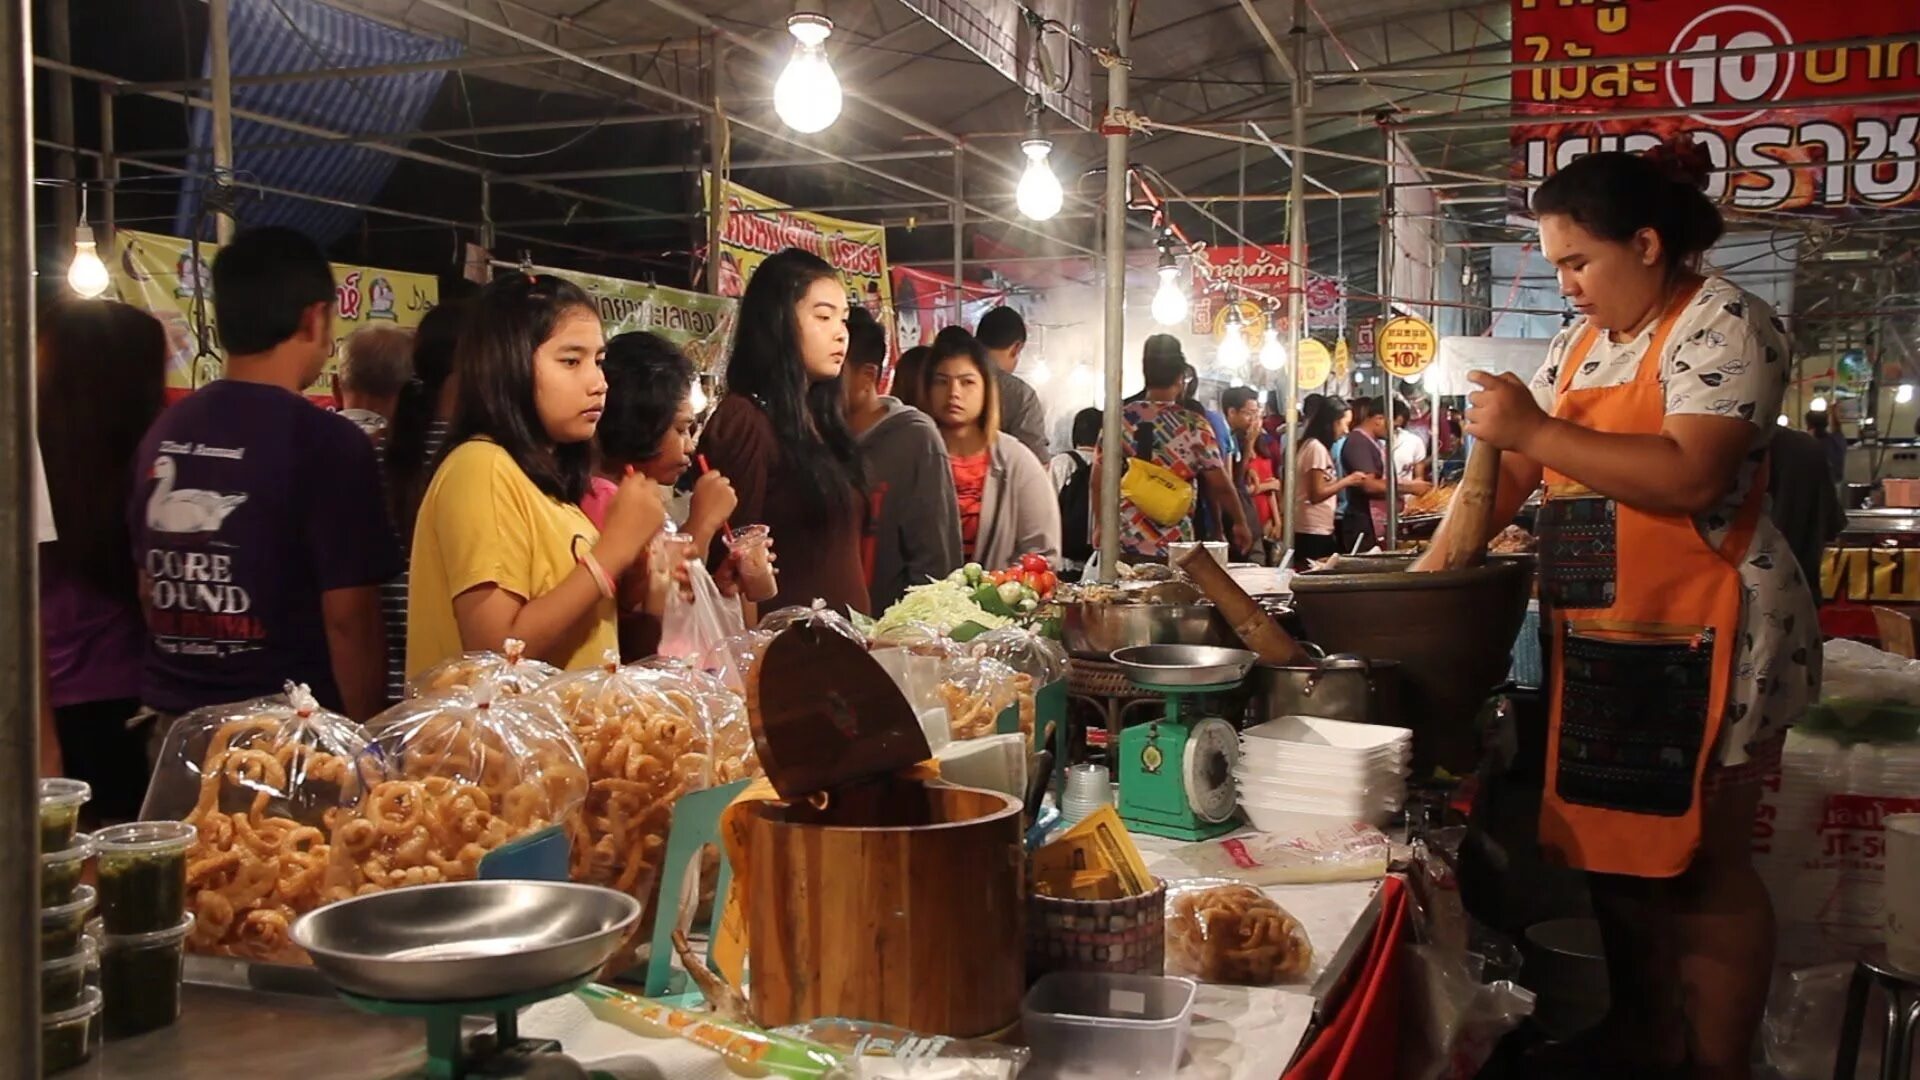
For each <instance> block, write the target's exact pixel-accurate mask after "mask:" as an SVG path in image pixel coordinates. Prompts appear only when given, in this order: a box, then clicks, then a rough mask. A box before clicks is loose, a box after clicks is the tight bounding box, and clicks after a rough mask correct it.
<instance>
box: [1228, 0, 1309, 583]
mask: <svg viewBox="0 0 1920 1080" xmlns="http://www.w3.org/2000/svg"><path fill="white" fill-rule="evenodd" d="M1242 3H1246V0H1242ZM1249 10H1251V9H1250V8H1249ZM1287 39H1288V41H1289V42H1291V43H1292V45H1293V71H1294V79H1293V86H1292V88H1291V93H1292V97H1293V138H1294V141H1296V142H1301V143H1304V142H1306V137H1307V91H1308V89H1309V88H1310V87H1312V85H1313V82H1312V80H1311V79H1308V78H1305V77H1304V73H1305V71H1306V69H1307V0H1293V28H1292V29H1291V30H1289V31H1287ZM1268 145H1269V146H1271V145H1273V144H1272V143H1268ZM1291 172H1292V176H1291V178H1290V180H1289V187H1288V197H1289V200H1290V201H1289V203H1288V207H1287V224H1288V226H1289V228H1288V238H1287V244H1288V247H1289V250H1288V251H1287V259H1288V261H1289V262H1291V263H1292V264H1293V265H1292V267H1290V268H1289V269H1288V271H1287V323H1288V327H1287V330H1288V336H1289V337H1291V338H1292V339H1293V342H1292V349H1291V351H1290V355H1289V357H1288V361H1287V376H1286V385H1287V397H1286V400H1285V401H1283V402H1281V411H1282V412H1284V413H1285V415H1286V421H1287V447H1288V451H1289V452H1288V460H1287V475H1286V477H1285V478H1284V480H1283V481H1282V483H1281V487H1282V489H1283V491H1284V495H1285V499H1286V513H1284V514H1282V515H1281V525H1280V550H1281V551H1282V552H1292V551H1293V550H1294V535H1295V532H1296V531H1297V529H1298V526H1299V516H1300V513H1299V511H1300V498H1299V495H1300V446H1301V442H1302V440H1301V434H1300V346H1301V344H1302V343H1304V342H1305V341H1306V340H1307V273H1306V270H1307V264H1306V253H1307V208H1306V198H1305V196H1306V193H1307V159H1306V155H1304V154H1295V155H1294V157H1293V169H1292V170H1291Z"/></svg>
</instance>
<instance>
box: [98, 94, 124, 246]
mask: <svg viewBox="0 0 1920 1080" xmlns="http://www.w3.org/2000/svg"><path fill="white" fill-rule="evenodd" d="M117 96H118V95H116V94H115V93H114V92H113V87H111V86H102V87H101V88H100V243H101V244H102V245H104V247H105V250H106V257H107V258H109V259H111V258H113V231H114V230H115V229H117V228H119V223H120V213H119V203H118V198H119V190H118V189H119V186H120V159H119V157H118V156H116V155H117V151H116V149H115V145H116V141H115V138H114V134H113V103H114V99H115V97H117Z"/></svg>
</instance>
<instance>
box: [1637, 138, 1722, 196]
mask: <svg viewBox="0 0 1920 1080" xmlns="http://www.w3.org/2000/svg"><path fill="white" fill-rule="evenodd" d="M1640 156H1641V157H1643V158H1645V159H1646V160H1647V162H1648V163H1649V164H1651V165H1652V166H1653V167H1654V168H1656V169H1658V170H1660V175H1662V176H1664V177H1666V178H1667V179H1668V180H1671V181H1673V182H1674V183H1676V184H1681V185H1683V186H1685V187H1689V188H1692V189H1693V190H1695V191H1705V190H1706V189H1707V177H1708V176H1709V175H1710V174H1711V173H1712V172H1713V155H1712V154H1709V153H1708V152H1707V147H1706V144H1705V143H1699V142H1695V141H1694V140H1692V139H1690V138H1688V137H1687V136H1685V135H1681V136H1678V137H1675V138H1671V139H1668V140H1666V141H1665V142H1662V143H1661V144H1660V145H1658V146H1656V147H1654V148H1653V149H1651V150H1648V151H1647V152H1646V153H1644V154H1642V155H1640Z"/></svg>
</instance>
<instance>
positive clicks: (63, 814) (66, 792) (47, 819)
mask: <svg viewBox="0 0 1920 1080" xmlns="http://www.w3.org/2000/svg"><path fill="white" fill-rule="evenodd" d="M91 798H93V788H91V787H88V786H87V784H86V782H85V781H82V780H69V779H67V778H66V777H62V776H56V777H52V778H49V779H46V780H42V781H40V850H41V851H43V852H46V851H60V850H62V849H64V848H67V847H71V846H72V845H73V834H74V832H75V831H76V830H78V829H79V828H80V808H81V807H82V806H84V805H86V802H87V800H88V799H91Z"/></svg>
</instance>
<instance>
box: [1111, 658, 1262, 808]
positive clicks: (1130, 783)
mask: <svg viewBox="0 0 1920 1080" xmlns="http://www.w3.org/2000/svg"><path fill="white" fill-rule="evenodd" d="M1130 674H1131V673H1130ZM1133 682H1134V685H1136V686H1138V687H1140V688H1141V689H1143V690H1151V691H1153V692H1154V693H1156V694H1159V695H1161V696H1162V697H1164V698H1166V701H1167V712H1166V716H1165V717H1164V718H1163V719H1160V720H1155V721H1152V722H1150V723H1145V724H1135V725H1133V726H1132V727H1129V728H1127V729H1125V730H1124V731H1122V732H1121V733H1120V758H1119V763H1120V819H1121V820H1122V821H1125V822H1126V823H1127V828H1129V829H1131V830H1132V831H1134V832H1140V833H1146V834H1147V835H1149V836H1165V837H1169V838H1171V839H1174V840H1206V839H1210V838H1212V837H1215V836H1220V835H1222V834H1225V833H1230V832H1232V831H1234V830H1235V829H1237V828H1239V827H1240V824H1239V821H1238V818H1237V817H1236V814H1235V811H1237V810H1238V809H1239V806H1240V798H1239V794H1238V793H1237V792H1236V791H1235V789H1234V785H1233V765H1234V762H1235V761H1236V760H1238V758H1239V752H1240V737H1239V735H1238V734H1237V733H1236V732H1235V731H1234V729H1233V725H1232V724H1229V723H1227V722H1226V721H1225V720H1222V719H1220V718H1219V717H1217V716H1202V717H1200V718H1199V719H1197V720H1192V721H1189V720H1186V719H1184V718H1183V717H1182V713H1184V712H1198V711H1199V709H1200V702H1199V700H1198V699H1199V698H1201V697H1204V696H1205V695H1207V694H1218V693H1222V692H1225V691H1229V690H1235V689H1238V688H1239V686H1240V681H1239V680H1238V679H1235V680H1232V681H1230V682H1221V683H1209V684H1207V685H1203V686H1189V685H1181V686H1170V685H1167V684H1164V683H1155V682H1147V681H1144V680H1142V679H1139V678H1135V679H1134V680H1133ZM1189 698H1193V699H1195V700H1192V701H1189V700H1188V699H1189Z"/></svg>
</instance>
